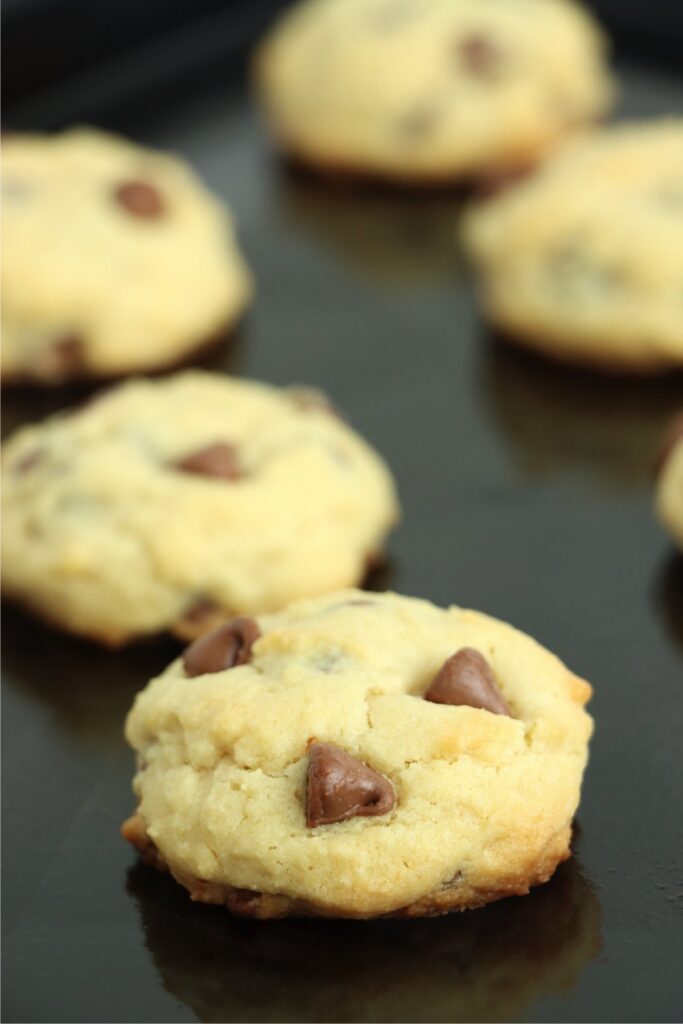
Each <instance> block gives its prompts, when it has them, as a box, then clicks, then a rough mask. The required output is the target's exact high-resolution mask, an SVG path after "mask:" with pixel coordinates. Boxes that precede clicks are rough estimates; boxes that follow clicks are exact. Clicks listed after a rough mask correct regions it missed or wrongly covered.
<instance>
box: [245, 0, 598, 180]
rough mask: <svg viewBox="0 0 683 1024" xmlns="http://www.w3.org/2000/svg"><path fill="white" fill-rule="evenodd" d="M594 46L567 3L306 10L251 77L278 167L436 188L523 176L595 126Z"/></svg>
mask: <svg viewBox="0 0 683 1024" xmlns="http://www.w3.org/2000/svg"><path fill="white" fill-rule="evenodd" d="M604 48H605V47H604V40H603V38H602V35H601V33H600V31H599V30H598V28H597V27H596V25H595V23H594V22H593V20H592V19H591V17H590V16H589V15H588V14H587V13H586V12H584V11H583V10H582V9H581V8H580V7H578V6H576V5H574V4H572V3H569V2H567V0H305V2H303V3H299V4H298V5H297V6H296V7H295V8H294V9H292V10H291V11H288V12H287V13H286V14H285V15H284V17H283V18H282V19H281V20H280V22H279V23H278V24H277V25H276V26H275V28H274V29H273V30H272V31H271V33H270V34H269V35H268V37H267V38H266V40H265V41H264V43H263V44H262V45H261V47H260V49H259V50H258V51H257V56H256V60H255V65H254V70H255V81H256V88H257V92H258V96H259V99H260V102H261V107H262V109H263V113H264V116H265V119H266V121H267V124H268V127H269V129H270V131H271V133H272V135H273V136H274V138H275V140H276V143H277V144H278V146H279V147H280V148H281V149H282V150H283V151H284V152H285V153H286V154H288V155H289V156H291V157H293V158H295V159H297V160H300V161H302V162H305V163H307V164H310V165H312V166H313V167H315V168H317V169H320V170H324V171H325V170H326V171H332V172H341V173H355V174H360V175H361V176H375V177H380V178H384V179H388V180H394V181H398V182H401V183H405V184H420V183H438V182H446V181H452V180H454V179H461V178H477V177H479V176H480V175H482V174H488V173H489V172H491V171H495V172H498V171H500V170H501V169H509V168H515V167H519V166H528V165H529V164H532V163H535V162H536V161H537V160H538V159H539V158H540V157H542V156H543V155H544V154H545V153H546V152H547V151H549V150H550V149H552V148H553V147H554V146H555V145H556V144H557V142H558V140H560V139H562V138H563V137H565V136H566V135H567V134H568V133H571V132H575V131H576V130H577V129H578V128H580V127H581V125H583V124H585V123H586V122H587V121H592V120H594V119H596V118H597V117H599V116H600V115H602V114H603V113H604V112H605V111H606V110H607V109H608V108H609V106H610V105H611V101H612V94H613V85H612V80H611V77H610V75H609V73H608V71H607V69H606V67H605V62H604Z"/></svg>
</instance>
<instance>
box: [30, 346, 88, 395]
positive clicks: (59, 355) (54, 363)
mask: <svg viewBox="0 0 683 1024" xmlns="http://www.w3.org/2000/svg"><path fill="white" fill-rule="evenodd" d="M82 370H83V339H82V338H81V337H80V336H79V335H78V334H65V335H64V336H63V337H61V338H58V339H57V340H56V341H53V342H52V344H51V345H49V346H48V347H47V348H45V349H44V351H43V352H41V353H40V355H39V356H38V357H37V358H36V360H35V361H34V363H33V367H32V371H31V372H32V374H33V376H34V377H35V378H36V379H38V380H42V381H45V382H46V383H48V384H59V383H61V382H62V381H65V380H68V379H70V378H71V377H75V376H78V375H79V374H80V372H81V371H82Z"/></svg>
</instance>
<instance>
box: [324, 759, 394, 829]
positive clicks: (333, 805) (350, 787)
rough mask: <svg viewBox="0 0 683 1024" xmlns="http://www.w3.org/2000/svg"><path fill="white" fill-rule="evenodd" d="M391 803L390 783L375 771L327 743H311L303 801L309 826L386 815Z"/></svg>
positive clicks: (392, 804) (392, 790) (392, 802)
mask: <svg viewBox="0 0 683 1024" xmlns="http://www.w3.org/2000/svg"><path fill="white" fill-rule="evenodd" d="M395 803H396V795H395V793H394V789H393V786H392V785H391V783H390V782H389V780H388V779H385V778H384V776H383V775H380V774H379V772H376V771H374V770H373V769H372V768H369V767H368V765H366V764H364V763H363V762H362V761H357V760H356V758H355V757H351V755H350V754H347V753H346V751H345V750H341V749H340V748H339V747H335V746H332V745H331V744H329V743H314V744H313V745H312V746H311V748H310V752H309V762H308V792H307V802H306V824H307V825H308V826H309V828H316V826H317V825H331V824H333V823H334V822H337V821H346V819H347V818H356V817H364V816H368V815H372V816H375V815H380V814H387V813H388V812H389V811H390V810H391V808H392V807H393V806H394V804H395Z"/></svg>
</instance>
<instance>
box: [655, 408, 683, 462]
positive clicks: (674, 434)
mask: <svg viewBox="0 0 683 1024" xmlns="http://www.w3.org/2000/svg"><path fill="white" fill-rule="evenodd" d="M681 443H683V412H682V413H679V414H678V416H676V417H675V419H674V421H673V423H671V424H670V425H669V429H668V430H667V431H666V433H665V435H664V437H663V439H662V443H661V445H660V447H659V451H658V452H657V455H656V457H655V461H654V473H655V476H659V474H660V473H661V472H662V470H663V469H664V464H665V462H666V460H667V459H668V458H669V456H670V455H671V453H672V451H673V450H674V448H676V446H677V445H678V444H681Z"/></svg>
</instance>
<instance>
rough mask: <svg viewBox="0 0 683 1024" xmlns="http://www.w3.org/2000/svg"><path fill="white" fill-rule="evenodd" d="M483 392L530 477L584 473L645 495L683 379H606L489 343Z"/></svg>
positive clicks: (484, 340) (510, 445) (507, 346)
mask: <svg viewBox="0 0 683 1024" xmlns="http://www.w3.org/2000/svg"><path fill="white" fill-rule="evenodd" d="M485 343H486V339H484V338H482V344H485ZM481 390H482V393H483V398H484V400H485V402H486V403H487V405H488V407H489V409H490V410H491V412H492V416H493V420H494V422H495V424H496V425H497V427H498V429H499V431H500V433H501V435H502V436H503V438H504V440H505V441H506V442H507V443H508V444H509V447H510V449H511V450H512V453H513V456H514V457H515V459H516V461H517V464H518V465H519V467H520V468H521V470H522V471H523V472H524V473H526V474H527V475H529V476H531V477H543V476H546V475H549V474H552V473H556V472H558V471H559V472H563V471H566V470H577V471H579V472H590V473H592V474H594V476H595V477H596V478H597V479H598V480H599V481H600V482H601V483H603V484H605V485H606V486H609V487H612V488H618V489H625V488H631V487H634V488H639V489H640V488H642V485H643V482H644V481H647V480H648V479H649V478H651V476H652V466H653V462H654V458H655V454H656V452H657V450H658V447H659V444H660V440H661V437H662V434H663V432H664V430H665V428H666V426H667V424H668V423H669V421H670V420H671V418H672V416H673V414H674V413H675V412H676V411H677V410H678V409H679V408H680V405H681V395H682V394H683V379H682V378H681V376H680V374H676V375H674V376H673V377H662V378H661V379H642V378H638V379H629V378H613V377H609V378H608V377H601V376H599V375H595V374H590V373H588V372H582V371H580V370H574V369H571V368H569V367H566V366H560V365H556V364H555V363H553V362H550V361H547V360H545V359H542V358H541V357H539V356H535V355H531V354H528V353H526V352H523V351H520V350H517V349H516V348H514V347H512V346H511V345H509V344H508V343H506V342H503V341H497V340H493V339H490V338H489V339H488V345H487V351H486V352H485V358H484V359H482V377H481Z"/></svg>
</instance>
